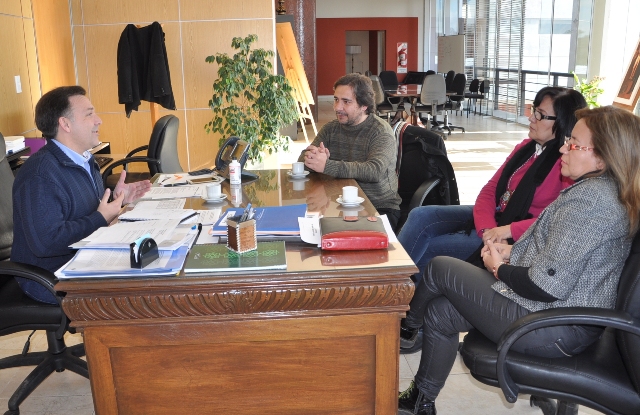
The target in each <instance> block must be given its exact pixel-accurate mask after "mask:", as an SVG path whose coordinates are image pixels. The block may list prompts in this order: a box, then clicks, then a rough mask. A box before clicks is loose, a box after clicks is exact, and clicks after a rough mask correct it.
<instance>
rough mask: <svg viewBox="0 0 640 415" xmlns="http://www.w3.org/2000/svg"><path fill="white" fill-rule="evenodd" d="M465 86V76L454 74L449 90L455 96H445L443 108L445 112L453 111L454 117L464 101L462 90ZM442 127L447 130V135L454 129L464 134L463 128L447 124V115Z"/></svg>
mask: <svg viewBox="0 0 640 415" xmlns="http://www.w3.org/2000/svg"><path fill="white" fill-rule="evenodd" d="M466 86H467V76H466V75H465V74H463V73H459V74H456V76H455V77H454V78H453V83H452V84H451V88H452V90H453V92H454V93H455V95H449V96H447V103H446V104H445V106H444V109H445V111H455V112H456V115H457V114H458V111H459V110H461V109H462V102H463V101H464V89H465V88H466ZM443 127H444V128H446V129H447V130H449V133H451V131H453V130H455V129H456V128H457V129H459V130H462V132H463V133H464V132H465V129H464V127H458V126H457V125H453V124H451V123H449V117H448V114H446V115H445V119H444V125H443Z"/></svg>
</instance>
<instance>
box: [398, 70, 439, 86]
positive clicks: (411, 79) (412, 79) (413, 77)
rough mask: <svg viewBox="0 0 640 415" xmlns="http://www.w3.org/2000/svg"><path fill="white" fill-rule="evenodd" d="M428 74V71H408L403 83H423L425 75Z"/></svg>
mask: <svg viewBox="0 0 640 415" xmlns="http://www.w3.org/2000/svg"><path fill="white" fill-rule="evenodd" d="M434 73H435V72H434ZM425 76H427V73H426V72H414V71H410V72H407V76H405V77H404V80H403V81H402V84H403V85H422V82H423V81H424V77H425Z"/></svg>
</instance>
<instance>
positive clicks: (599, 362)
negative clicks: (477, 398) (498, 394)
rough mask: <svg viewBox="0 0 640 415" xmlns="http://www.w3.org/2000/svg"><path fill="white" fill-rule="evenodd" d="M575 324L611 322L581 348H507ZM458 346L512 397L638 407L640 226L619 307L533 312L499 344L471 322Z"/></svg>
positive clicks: (615, 412) (563, 404)
mask: <svg viewBox="0 0 640 415" xmlns="http://www.w3.org/2000/svg"><path fill="white" fill-rule="evenodd" d="M574 324H578V325H592V326H601V327H607V328H606V330H605V332H604V334H603V335H602V336H601V337H600V339H599V340H598V341H596V342H595V343H594V344H592V345H591V346H589V347H588V348H587V349H585V350H584V351H583V352H582V353H580V354H577V355H575V356H568V357H561V358H556V359H548V358H542V357H535V356H530V355H523V354H520V353H516V352H512V351H509V349H510V347H511V346H512V345H513V343H514V342H515V341H516V340H518V339H519V338H520V337H521V336H522V335H524V334H526V333H528V332H530V331H533V330H536V329H540V328H543V327H549V326H555V325H574ZM460 353H461V355H462V359H463V360H464V363H465V365H466V366H467V367H468V368H469V370H470V371H471V375H472V376H473V377H474V378H476V379H477V380H479V381H480V382H482V383H485V384H487V385H491V386H498V387H500V388H501V389H502V392H503V393H504V395H505V398H506V399H507V401H509V402H515V401H516V399H517V398H518V394H520V393H526V394H532V395H534V396H533V397H532V404H534V403H535V404H536V405H537V406H540V407H541V409H543V412H544V413H545V415H549V414H558V415H569V414H576V413H577V405H576V404H581V405H585V406H588V407H590V408H593V409H595V410H597V411H600V412H603V413H605V414H609V415H631V414H634V415H636V414H640V233H639V234H637V235H636V237H635V239H634V241H633V245H632V247H631V253H630V254H629V257H628V258H627V261H626V263H625V266H624V269H623V270H622V275H621V277H620V282H619V284H618V298H617V300H616V305H615V308H614V309H613V310H609V309H600V308H587V307H571V308H554V309H549V310H544V311H539V312H536V313H531V314H529V315H527V316H525V317H523V318H521V319H519V320H518V321H516V322H515V323H513V324H512V325H511V326H510V327H509V329H507V331H506V332H505V333H504V334H503V335H502V338H501V339H500V342H499V343H498V344H497V345H496V344H495V343H493V342H491V341H489V340H488V339H487V338H486V337H484V336H483V335H482V334H480V333H479V332H478V331H477V330H471V331H470V332H469V333H468V334H467V335H466V336H465V338H464V342H463V344H462V347H461V350H460ZM553 399H557V400H558V401H559V402H558V404H555V402H553V401H552V400H553ZM556 408H557V409H556Z"/></svg>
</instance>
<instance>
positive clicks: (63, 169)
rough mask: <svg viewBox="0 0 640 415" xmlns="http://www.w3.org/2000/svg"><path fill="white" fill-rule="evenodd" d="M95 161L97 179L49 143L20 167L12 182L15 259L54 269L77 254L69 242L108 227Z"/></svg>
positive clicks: (101, 184)
mask: <svg viewBox="0 0 640 415" xmlns="http://www.w3.org/2000/svg"><path fill="white" fill-rule="evenodd" d="M91 164H92V168H91V171H92V176H93V177H91V176H90V175H89V173H88V172H87V171H86V170H85V169H84V168H82V167H81V166H79V165H77V164H75V163H74V162H73V161H71V159H69V157H67V155H66V154H64V152H63V151H62V150H61V149H60V148H59V147H58V146H57V145H56V144H55V143H53V142H48V143H47V144H46V145H45V146H44V147H42V148H41V149H40V150H39V151H38V152H36V153H35V154H34V155H32V156H31V157H29V159H28V160H27V161H26V162H25V163H24V164H23V165H22V166H21V167H20V170H18V175H17V176H16V179H15V182H14V183H13V246H12V249H11V260H12V261H16V262H22V263H25V264H32V265H37V266H39V267H41V268H44V269H47V270H49V271H51V272H54V271H56V270H57V269H58V268H60V267H61V266H62V265H64V264H65V263H66V262H67V261H69V260H70V259H71V258H72V257H73V255H74V254H75V251H74V250H72V249H69V245H71V244H73V243H75V242H78V241H79V240H81V239H83V238H85V237H87V236H89V235H90V234H91V233H93V232H94V231H95V230H96V229H98V228H99V227H101V226H106V225H107V222H106V220H105V219H104V217H103V216H102V214H100V213H99V212H98V211H97V209H98V205H99V204H100V199H101V198H102V195H103V193H104V186H103V183H102V177H101V176H100V170H99V168H98V166H97V164H96V163H91ZM22 281H24V280H22ZM22 281H21V282H22ZM36 284H37V283H36ZM20 285H21V286H23V284H22V283H21V284H20ZM23 289H24V287H23Z"/></svg>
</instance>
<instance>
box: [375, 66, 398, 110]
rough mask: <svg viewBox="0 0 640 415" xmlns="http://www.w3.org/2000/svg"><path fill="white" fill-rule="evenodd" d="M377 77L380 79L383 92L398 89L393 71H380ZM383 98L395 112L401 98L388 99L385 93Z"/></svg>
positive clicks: (396, 77) (396, 78)
mask: <svg viewBox="0 0 640 415" xmlns="http://www.w3.org/2000/svg"><path fill="white" fill-rule="evenodd" d="M378 77H379V78H380V83H381V84H382V90H383V91H386V90H395V89H398V76H397V75H396V73H395V72H394V71H382V72H380V75H378ZM385 98H386V100H387V102H388V103H389V104H391V105H393V108H394V110H397V109H398V105H400V103H401V102H402V98H400V97H390V96H389V95H387V93H386V92H385Z"/></svg>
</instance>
